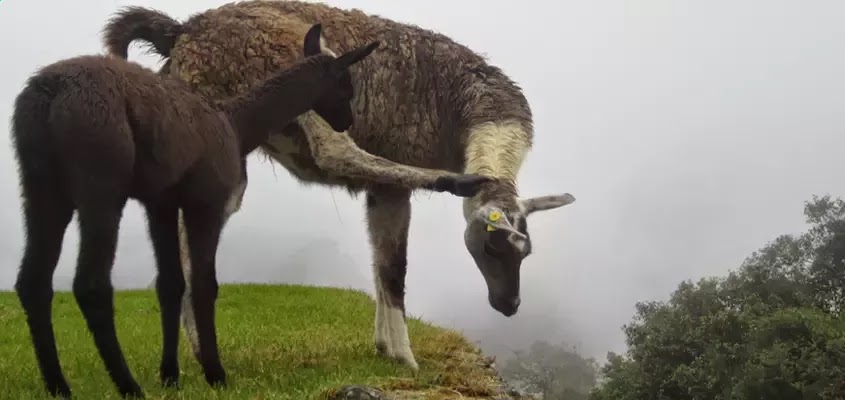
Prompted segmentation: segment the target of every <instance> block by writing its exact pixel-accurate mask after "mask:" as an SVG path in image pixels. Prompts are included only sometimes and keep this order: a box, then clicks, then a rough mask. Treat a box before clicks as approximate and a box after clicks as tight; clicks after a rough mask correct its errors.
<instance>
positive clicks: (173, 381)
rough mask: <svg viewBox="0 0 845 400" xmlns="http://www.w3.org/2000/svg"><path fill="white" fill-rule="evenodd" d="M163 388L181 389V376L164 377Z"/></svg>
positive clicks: (162, 380)
mask: <svg viewBox="0 0 845 400" xmlns="http://www.w3.org/2000/svg"><path fill="white" fill-rule="evenodd" d="M161 387H163V388H165V389H179V376H178V375H177V376H162V377H161Z"/></svg>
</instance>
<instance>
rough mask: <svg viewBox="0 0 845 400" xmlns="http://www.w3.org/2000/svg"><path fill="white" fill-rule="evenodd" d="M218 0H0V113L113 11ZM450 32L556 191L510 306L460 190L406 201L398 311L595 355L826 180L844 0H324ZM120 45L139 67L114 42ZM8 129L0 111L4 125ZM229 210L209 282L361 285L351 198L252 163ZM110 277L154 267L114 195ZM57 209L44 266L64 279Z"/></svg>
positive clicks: (527, 190)
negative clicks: (639, 309)
mask: <svg viewBox="0 0 845 400" xmlns="http://www.w3.org/2000/svg"><path fill="white" fill-rule="evenodd" d="M224 3H225V1H211V0H195V1H180V2H173V1H164V0H157V1H141V0H137V1H113V0H96V1H94V0H90V1H86V2H59V1H45V0H2V1H0V54H2V61H0V65H1V66H2V74H0V120H3V121H4V123H6V124H7V123H8V121H9V117H10V115H11V111H12V110H11V108H12V102H13V99H14V97H15V95H16V94H17V93H18V91H19V90H20V89H21V87H22V84H23V82H24V80H25V79H26V78H27V76H28V75H29V74H31V73H32V72H33V71H34V70H35V69H36V68H37V67H39V66H42V65H45V64H48V63H51V62H53V61H56V60H58V59H60V58H64V57H70V56H75V55H78V54H81V53H94V52H100V51H101V50H102V48H101V45H100V41H99V31H100V29H101V28H102V26H103V23H104V21H105V20H106V19H107V18H108V17H109V15H110V14H111V13H113V12H114V11H115V10H116V9H117V8H118V7H120V6H124V5H145V6H150V7H155V8H159V9H161V10H163V11H165V12H167V13H169V14H170V15H172V16H174V17H177V18H179V19H184V18H186V17H187V16H189V15H190V14H192V13H195V12H200V11H202V10H205V9H207V8H212V7H216V6H219V5H221V4H224ZM328 3H330V4H332V5H336V6H339V7H343V8H360V9H362V10H364V11H366V12H369V13H375V14H380V15H382V16H385V17H388V18H392V19H394V20H398V21H402V22H411V23H414V24H417V25H420V26H422V27H425V28H429V29H433V30H437V31H440V32H441V33H444V34H447V35H450V36H451V37H452V38H454V39H455V40H457V41H459V42H461V43H464V44H466V45H468V46H469V47H470V48H473V49H475V50H476V51H479V52H481V53H485V54H486V55H488V56H489V57H490V60H491V62H492V63H494V64H496V65H498V66H500V67H502V68H503V69H504V70H505V72H506V73H508V74H509V75H510V76H511V77H512V78H513V79H515V80H516V81H517V82H519V84H520V85H522V87H523V89H524V90H525V93H526V95H527V97H528V99H529V101H530V102H531V105H532V108H533V111H534V113H535V122H536V134H537V139H536V147H535V149H534V151H533V152H532V153H531V154H530V155H529V157H528V159H527V161H526V163H525V166H524V169H523V170H522V173H521V176H520V189H521V194H522V195H524V196H534V195H543V194H549V193H552V192H566V191H568V192H571V193H573V194H574V195H575V196H576V197H577V198H578V201H577V202H576V203H575V204H574V205H571V206H567V207H565V208H562V209H558V210H554V211H549V212H545V213H542V214H537V215H535V216H533V217H532V219H531V221H530V224H529V225H530V226H529V228H530V230H531V233H532V238H533V241H534V249H535V253H534V254H533V255H532V256H531V257H530V258H528V259H527V260H526V261H525V263H524V264H523V284H522V287H523V303H522V304H523V305H522V307H521V309H520V313H519V314H518V315H516V316H514V317H512V318H510V319H507V318H504V317H503V316H501V315H500V314H498V313H496V312H495V311H493V310H492V309H491V308H490V307H489V305H488V304H487V299H486V289H485V286H484V282H483V280H482V278H481V275H480V274H479V273H478V271H477V270H476V268H475V266H474V264H473V263H472V260H471V258H470V256H469V255H468V253H467V252H466V250H465V249H464V245H463V241H462V234H463V219H462V217H461V211H460V210H461V209H460V206H461V201H460V199H458V198H455V197H452V196H449V195H437V194H432V195H429V194H427V193H420V194H418V195H417V196H416V199H415V200H414V210H413V217H412V219H413V223H412V225H411V234H410V235H411V239H410V249H409V268H408V281H407V282H408V285H407V305H408V311H409V312H410V313H411V314H413V315H417V316H422V317H423V318H425V319H427V320H430V321H434V322H436V323H439V324H442V325H447V326H451V327H454V328H457V329H461V330H464V331H465V332H466V333H467V334H468V335H469V336H470V337H472V338H473V339H477V340H482V344H484V345H486V346H488V348H491V349H493V348H497V346H499V347H501V346H505V345H507V346H519V345H522V344H526V343H529V342H530V341H533V340H535V339H549V340H552V341H558V340H568V341H570V342H571V343H574V344H577V345H579V347H580V348H581V349H582V350H583V352H584V353H586V354H588V355H594V356H598V357H600V358H601V359H602V360H603V359H604V354H605V352H606V351H608V350H622V349H624V342H623V338H624V337H623V335H622V332H621V330H620V327H621V325H622V324H624V323H626V322H627V321H628V320H629V319H630V317H631V315H632V314H633V306H634V303H635V302H636V301H637V300H647V299H662V298H665V297H666V296H667V295H668V294H669V292H670V291H671V290H673V289H674V288H675V286H676V285H677V283H678V282H679V281H680V280H682V279H686V278H697V277H700V276H705V275H713V274H723V273H725V272H726V271H727V270H728V269H730V268H734V267H736V266H738V264H739V263H740V262H741V261H742V260H743V258H744V257H746V256H747V255H749V253H750V252H751V251H753V250H755V249H757V248H758V247H760V246H762V245H763V244H764V243H765V242H766V241H768V240H770V239H772V238H774V237H775V236H776V235H779V234H781V233H786V232H791V231H798V230H801V229H803V220H802V214H801V209H802V206H803V204H802V202H803V201H804V200H807V199H809V198H810V196H811V195H812V194H816V193H817V194H823V193H830V194H832V195H835V196H842V195H845V168H843V166H842V158H841V156H842V153H843V149H845V135H843V133H845V132H843V126H845V112H843V111H845V79H843V78H842V73H843V72H842V71H845V57H844V56H843V54H845V24H843V23H842V21H843V20H845V3H843V2H841V1H833V0H826V1H825V0H819V1H814V2H793V1H781V0H769V1H766V2H763V1H755V2H752V1H736V0H734V1H723V0H719V1H712V0H711V1H707V2H702V1H689V0H672V1H669V0H662V1H657V0H652V1H638V2H630V1H624V0H613V1H611V0H589V1H586V0H585V1H565V0H562V1H556V2H551V1H549V2H541V1H528V0H523V1H521V2H519V3H520V6H518V7H516V6H514V4H515V2H513V1H498V0H484V1H476V0H473V1H470V0H462V1H454V0H450V1H444V0H428V1H426V2H407V1H402V2H386V1H375V0H369V1H368V0H348V1H329V2H328ZM130 58H132V59H134V60H139V61H142V62H143V63H144V64H145V65H148V66H151V67H154V66H157V65H158V63H157V60H156V59H155V58H153V57H151V56H142V55H141V54H140V52H139V51H138V48H137V47H133V52H131V53H130ZM7 127H8V125H4V128H6V129H5V130H4V131H7V130H8V129H7ZM2 140H3V142H4V145H3V146H0V184H1V185H2V189H0V257H2V259H0V262H2V265H0V289H2V290H9V289H11V288H12V285H13V283H14V278H15V274H16V269H17V266H18V262H19V257H20V251H21V248H22V230H21V218H20V208H19V207H20V206H19V200H18V187H17V175H16V169H15V163H14V158H13V156H12V153H11V148H10V146H9V145H8V143H9V142H8V136H7V135H5V134H4V135H3V136H2ZM253 159H255V160H256V161H255V162H252V163H251V164H250V165H249V174H250V184H249V188H248V190H247V194H246V197H245V200H244V204H243V208H242V210H241V212H240V213H238V214H236V215H235V216H233V217H232V219H231V220H230V222H229V224H228V226H227V229H226V231H225V233H224V237H223V240H222V243H221V248H220V253H219V257H218V260H219V266H218V274H219V275H218V276H219V279H220V280H221V282H236V281H264V282H270V281H272V282H293V283H309V284H321V285H335V286H352V287H357V288H362V289H366V290H368V291H371V290H372V288H371V283H370V282H371V271H370V254H369V247H368V243H367V238H366V235H365V227H364V225H363V216H364V213H363V198H359V199H352V198H350V197H349V196H348V195H347V194H346V193H345V192H344V191H342V190H338V189H333V190H329V189H326V188H317V187H310V188H305V187H300V186H299V185H298V184H297V183H295V181H294V180H293V179H292V178H291V177H289V175H288V174H287V172H285V170H284V169H283V168H282V167H280V166H273V165H272V164H270V163H269V162H266V161H262V160H260V159H258V158H255V157H254V158H253ZM123 221H124V222H123V224H122V230H121V236H120V243H119V250H118V259H117V263H116V265H115V269H114V274H113V279H114V282H115V284H116V286H118V287H121V288H128V287H144V286H146V285H147V284H148V283H149V282H150V280H151V279H152V278H153V276H154V268H153V258H152V249H151V246H150V244H149V242H148V239H147V234H146V228H145V224H144V221H143V215H142V214H141V212H140V207H139V206H138V205H137V204H136V203H134V202H131V203H129V206H128V207H127V209H126V212H125V217H124V220H123ZM77 243H78V242H77V233H76V225H75V222H74V224H73V226H72V227H71V228H70V229H69V230H68V234H67V236H66V240H65V251H64V253H63V255H62V258H61V261H60V266H59V268H58V270H57V272H56V278H55V282H56V286H57V287H58V288H62V289H67V288H69V286H70V282H71V279H72V274H73V266H74V261H75V258H76V254H77V249H76V246H77Z"/></svg>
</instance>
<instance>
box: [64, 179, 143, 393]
mask: <svg viewBox="0 0 845 400" xmlns="http://www.w3.org/2000/svg"><path fill="white" fill-rule="evenodd" d="M93 195H95V194H92V196H93ZM107 197H108V196H106V198H105V199H103V198H99V199H97V201H96V202H94V201H90V202H83V203H82V205H80V207H79V208H78V213H79V231H80V243H79V256H78V260H77V270H76V276H75V277H74V280H73V294H74V296H75V297H76V302H77V304H79V308H80V310H81V311H82V315H83V316H84V317H85V321H86V322H87V324H88V329H89V330H90V331H91V334H92V335H93V336H94V343H95V344H96V345H97V351H98V352H99V353H100V357H101V358H102V360H103V363H104V364H105V366H106V370H107V371H108V373H109V376H111V379H112V381H113V382H114V384H115V385H116V386H117V389H118V391H119V392H120V394H121V395H122V396H124V397H127V396H135V397H143V393H142V391H141V387H140V386H139V385H138V383H137V382H136V381H135V378H133V377H132V373H131V372H130V371H129V367H128V366H127V365H126V359H125V357H124V356H123V351H122V350H121V348H120V344H119V343H118V340H117V333H116V331H115V324H114V288H113V287H112V284H111V270H112V265H113V263H114V258H115V250H116V248H117V238H118V230H119V227H120V220H121V217H122V214H123V207H124V205H125V204H126V199H125V198H124V199H122V200H113V201H108V199H107ZM92 200H93V199H92ZM92 203H94V204H96V205H97V206H96V207H94V206H92V205H91V204H92Z"/></svg>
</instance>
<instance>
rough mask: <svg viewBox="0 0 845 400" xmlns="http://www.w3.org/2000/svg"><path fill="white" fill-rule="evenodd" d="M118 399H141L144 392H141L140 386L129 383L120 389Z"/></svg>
mask: <svg viewBox="0 0 845 400" xmlns="http://www.w3.org/2000/svg"><path fill="white" fill-rule="evenodd" d="M120 397H123V398H124V399H143V398H144V392H143V391H142V390H141V386H138V384H137V383H135V382H131V383H130V384H128V385H126V387H122V388H120Z"/></svg>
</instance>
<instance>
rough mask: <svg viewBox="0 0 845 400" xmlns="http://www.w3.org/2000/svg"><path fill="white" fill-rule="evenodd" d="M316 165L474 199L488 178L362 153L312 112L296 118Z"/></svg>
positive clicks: (385, 182) (338, 172) (371, 179)
mask: <svg viewBox="0 0 845 400" xmlns="http://www.w3.org/2000/svg"><path fill="white" fill-rule="evenodd" d="M298 121H299V123H300V125H302V128H303V130H304V131H305V135H306V137H307V138H308V144H309V146H310V148H311V154H312V155H313V157H314V160H315V162H316V163H317V166H319V167H320V168H321V169H322V170H324V171H326V172H328V173H330V174H333V175H337V176H343V177H349V178H357V179H362V180H365V181H368V182H373V183H377V184H383V185H394V186H401V187H404V188H408V189H411V190H413V189H427V190H434V191H437V192H449V193H452V194H454V195H456V196H460V197H473V196H475V195H476V194H477V193H478V191H479V190H480V189H481V186H482V185H483V184H484V183H487V182H489V181H490V178H488V177H486V176H481V175H467V174H457V173H454V172H449V171H443V170H436V169H428V168H418V167H412V166H410V165H405V164H400V163H396V162H393V161H390V160H388V159H386V158H383V157H379V156H376V155H373V154H370V153H368V152H366V151H364V150H362V149H361V148H360V147H358V145H356V144H355V141H353V140H352V138H350V137H349V135H348V134H347V133H345V132H344V133H339V132H335V131H334V130H332V129H331V127H329V125H328V123H326V121H325V120H323V119H322V118H320V117H319V116H317V114H316V113H314V112H313V111H309V112H308V113H306V114H304V115H302V116H300V117H299V119H298Z"/></svg>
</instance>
